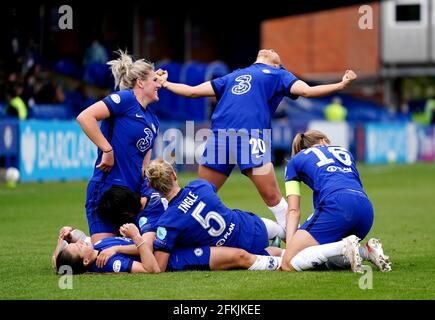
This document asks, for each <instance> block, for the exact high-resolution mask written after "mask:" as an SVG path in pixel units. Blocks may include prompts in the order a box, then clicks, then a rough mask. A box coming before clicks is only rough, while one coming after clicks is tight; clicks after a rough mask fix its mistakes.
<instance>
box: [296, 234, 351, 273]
mask: <svg viewBox="0 0 435 320" xmlns="http://www.w3.org/2000/svg"><path fill="white" fill-rule="evenodd" d="M344 249H345V242H344V241H337V242H333V243H327V244H322V245H318V246H312V247H308V248H305V249H304V250H302V251H301V252H299V253H298V254H297V255H295V256H294V257H293V258H292V259H291V261H290V263H291V265H292V266H293V268H294V269H295V270H296V271H304V270H310V269H313V268H315V267H317V266H319V265H322V264H324V263H325V262H327V261H328V258H329V257H334V256H339V255H342V254H343V252H344Z"/></svg>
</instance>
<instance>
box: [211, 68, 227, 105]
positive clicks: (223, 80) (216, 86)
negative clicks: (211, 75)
mask: <svg viewBox="0 0 435 320" xmlns="http://www.w3.org/2000/svg"><path fill="white" fill-rule="evenodd" d="M228 80H229V74H227V75H226V76H223V77H220V78H216V79H213V80H211V81H210V82H211V86H212V87H213V90H214V93H215V94H216V98H217V99H218V100H219V99H220V97H222V95H223V94H224V92H225V88H226V85H227V83H228Z"/></svg>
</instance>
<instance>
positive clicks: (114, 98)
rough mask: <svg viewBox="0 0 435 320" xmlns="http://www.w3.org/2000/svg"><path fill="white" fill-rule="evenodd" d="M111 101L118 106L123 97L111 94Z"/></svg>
mask: <svg viewBox="0 0 435 320" xmlns="http://www.w3.org/2000/svg"><path fill="white" fill-rule="evenodd" d="M110 99H112V101H113V102H115V103H116V104H118V103H120V102H121V97H120V96H119V94H116V93H114V94H111V95H110Z"/></svg>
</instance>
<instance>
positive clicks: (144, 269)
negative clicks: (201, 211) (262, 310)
mask: <svg viewBox="0 0 435 320" xmlns="http://www.w3.org/2000/svg"><path fill="white" fill-rule="evenodd" d="M73 231H74V229H73V228H72V227H69V226H66V227H62V228H61V230H60V234H59V239H58V243H57V246H56V249H55V250H54V252H53V256H52V266H53V270H54V271H55V272H57V273H59V272H60V273H62V271H63V269H62V266H69V267H70V268H71V270H72V273H73V274H81V273H84V272H86V271H90V272H97V273H107V272H131V273H159V272H163V271H185V270H229V269H249V270H276V269H277V268H278V267H279V262H280V260H281V258H280V257H269V256H259V255H254V254H250V253H248V252H246V251H245V250H243V249H238V248H228V247H208V246H203V247H193V248H179V249H175V250H174V251H173V252H172V253H171V256H170V258H169V261H168V265H167V267H166V268H165V269H162V270H161V269H159V267H158V265H157V262H156V259H155V258H154V256H153V252H152V246H151V249H150V246H149V245H147V241H146V240H145V239H144V238H143V237H141V236H140V233H139V229H138V228H137V227H136V226H135V225H134V224H131V223H130V224H124V225H123V226H121V228H120V232H121V233H122V234H124V235H125V236H126V238H121V237H107V238H104V239H102V240H100V241H98V242H96V243H95V244H94V245H93V244H91V243H90V242H86V241H83V240H82V239H78V238H77V237H74V236H73V237H72V236H71V233H72V232H73ZM75 231H78V230H75ZM79 232H80V231H79ZM80 233H81V234H82V235H83V236H85V235H84V234H83V233H82V232H80ZM82 238H83V237H82ZM107 251H113V252H114V253H113V254H110V256H108V258H107V259H106V258H103V259H100V256H101V254H102V253H104V252H107Z"/></svg>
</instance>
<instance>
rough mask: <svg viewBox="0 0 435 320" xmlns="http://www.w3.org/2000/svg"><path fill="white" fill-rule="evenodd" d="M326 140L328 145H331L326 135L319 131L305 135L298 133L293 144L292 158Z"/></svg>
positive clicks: (308, 132)
mask: <svg viewBox="0 0 435 320" xmlns="http://www.w3.org/2000/svg"><path fill="white" fill-rule="evenodd" d="M322 139H324V140H325V142H326V143H328V144H330V143H331V142H330V141H329V138H328V137H327V136H326V134H324V133H322V132H320V131H318V130H308V131H307V132H304V133H298V134H297V135H296V136H295V137H294V139H293V143H292V157H294V156H295V155H296V154H297V153H298V152H299V151H301V150H304V149H307V148H310V147H312V146H314V145H315V144H318V143H320V141H321V140H322Z"/></svg>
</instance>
